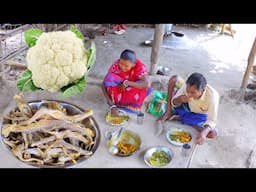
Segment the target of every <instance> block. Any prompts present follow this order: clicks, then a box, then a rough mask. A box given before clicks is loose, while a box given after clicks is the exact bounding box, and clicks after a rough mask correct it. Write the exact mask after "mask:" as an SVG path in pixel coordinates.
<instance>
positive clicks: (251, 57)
mask: <svg viewBox="0 0 256 192" xmlns="http://www.w3.org/2000/svg"><path fill="white" fill-rule="evenodd" d="M255 53H256V37H255V39H254V42H253V45H252V48H251V51H250V54H249V57H248V64H247V68H246V70H245V73H244V77H243V81H242V84H241V89H243V90H244V89H245V88H246V86H247V84H248V79H249V75H250V71H251V68H252V66H253V64H254V59H255Z"/></svg>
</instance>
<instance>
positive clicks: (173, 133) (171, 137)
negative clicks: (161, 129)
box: [166, 127, 192, 147]
mask: <svg viewBox="0 0 256 192" xmlns="http://www.w3.org/2000/svg"><path fill="white" fill-rule="evenodd" d="M166 139H167V140H168V141H169V143H171V144H173V145H176V146H179V147H181V146H182V145H184V144H185V143H189V142H191V140H192V134H191V133H190V132H188V131H186V130H184V129H181V128H175V127H173V128H171V129H169V130H168V131H167V132H166Z"/></svg>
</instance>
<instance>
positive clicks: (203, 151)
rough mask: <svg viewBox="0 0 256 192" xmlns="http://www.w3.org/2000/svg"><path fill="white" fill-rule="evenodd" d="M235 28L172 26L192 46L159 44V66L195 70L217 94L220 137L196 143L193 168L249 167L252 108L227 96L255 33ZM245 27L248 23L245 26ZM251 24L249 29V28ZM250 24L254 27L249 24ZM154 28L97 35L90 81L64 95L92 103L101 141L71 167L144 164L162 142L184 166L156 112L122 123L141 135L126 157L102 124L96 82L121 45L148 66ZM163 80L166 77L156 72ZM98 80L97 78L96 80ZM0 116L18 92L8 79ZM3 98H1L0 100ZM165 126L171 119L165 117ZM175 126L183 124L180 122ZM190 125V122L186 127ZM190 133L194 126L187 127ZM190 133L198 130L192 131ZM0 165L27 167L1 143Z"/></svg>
mask: <svg viewBox="0 0 256 192" xmlns="http://www.w3.org/2000/svg"><path fill="white" fill-rule="evenodd" d="M236 27H237V29H238V30H239V32H237V34H236V35H235V39H232V37H230V36H227V35H219V34H218V33H216V32H212V31H209V30H207V29H196V28H187V27H181V26H175V27H174V29H173V30H174V31H177V32H182V33H184V34H185V35H186V36H187V37H188V38H190V39H191V40H193V41H194V43H195V44H196V46H194V47H193V48H190V49H166V48H161V50H160V57H159V65H162V66H166V67H169V68H171V69H172V71H171V75H172V74H179V75H181V76H183V77H184V78H186V77H187V76H188V75H189V74H190V73H192V72H194V71H197V72H201V73H203V74H205V76H206V78H207V80H208V82H209V84H211V85H212V86H213V87H215V88H216V89H217V90H218V91H219V93H220V95H221V100H220V108H219V115H218V116H219V117H218V128H219V130H220V136H219V137H218V138H217V139H215V140H207V141H206V143H205V144H204V145H202V146H200V147H199V148H198V151H197V153H196V156H195V158H194V160H193V162H192V167H196V168H200V167H201V168H223V167H224V168H232V167H239V168H240V167H247V164H246V161H247V158H248V155H249V154H250V152H251V149H252V147H253V146H254V144H255V142H254V141H255V135H256V130H255V109H254V108H253V107H252V106H251V105H249V104H245V103H237V101H236V100H235V99H233V98H231V97H230V93H231V92H230V90H231V89H238V88H239V87H240V85H241V81H242V77H243V73H244V70H245V68H246V65H247V57H248V54H249V50H250V48H251V45H252V40H253V39H254V37H255V34H256V30H255V31H253V29H255V27H254V28H253V27H252V26H250V25H244V26H242V27H241V25H237V26H236ZM246 27H247V28H246ZM249 28H250V30H248V29H249ZM252 28H253V29H252ZM152 33H153V29H152V28H128V30H127V31H126V33H125V34H123V35H120V36H118V35H115V34H108V35H107V36H97V38H96V45H97V59H96V63H95V65H94V67H93V68H92V70H91V71H90V77H91V78H92V79H94V78H96V79H95V80H92V82H93V83H89V84H88V86H87V88H86V91H85V92H84V93H83V94H80V95H78V96H74V97H71V98H69V99H66V101H69V102H72V103H74V104H77V105H79V106H81V107H84V108H92V109H93V110H94V117H95V119H96V120H97V122H98V123H99V126H100V131H101V141H100V145H99V147H98V149H97V151H96V152H95V154H94V155H93V156H92V157H91V158H89V159H88V160H85V161H83V162H81V163H79V164H77V165H75V166H73V167H74V168H81V167H82V168H103V167H106V168H120V167H123V168H130V167H136V168H146V167H147V166H146V164H145V163H144V162H143V154H144V151H145V150H146V149H147V148H148V147H151V146H155V145H165V146H168V147H170V148H171V149H172V150H173V151H174V155H175V158H174V159H173V161H172V162H171V164H170V165H169V167H185V162H186V160H185V159H184V158H183V157H182V156H180V148H178V147H175V146H173V145H171V144H169V143H168V142H167V140H166V138H165V135H161V136H160V137H155V135H154V133H155V130H156V127H155V125H154V123H155V119H156V118H155V117H153V116H151V115H149V114H146V117H145V123H144V124H143V126H142V125H137V124H136V117H135V116H133V115H131V119H130V121H129V123H128V124H127V126H126V128H127V129H131V130H133V131H135V132H137V133H138V134H139V135H140V136H141V138H142V146H141V149H140V150H139V151H138V152H137V153H136V154H134V155H132V156H130V157H125V158H121V157H115V156H111V155H110V154H109V153H108V151H107V150H106V140H105V138H104V133H105V131H114V130H116V128H115V127H111V126H109V125H107V124H106V123H105V120H104V115H105V113H106V110H107V104H106V101H105V99H104V97H103V95H102V92H101V89H100V87H99V86H98V85H99V83H98V84H97V82H101V81H102V79H103V77H104V75H105V74H106V72H107V70H108V68H109V66H110V65H111V63H112V62H113V61H114V60H115V59H116V58H118V57H119V55H120V53H121V51H122V50H124V49H126V48H130V49H134V50H135V51H136V53H137V56H138V58H140V59H141V60H142V61H144V62H145V63H146V64H147V66H148V68H149V66H150V54H151V48H150V47H142V46H141V45H140V44H141V43H142V42H144V41H145V40H146V39H147V38H149V37H150V36H151V35H152ZM156 78H159V79H163V80H164V81H167V80H168V78H169V77H162V76H161V77H156ZM95 82H96V83H95ZM1 90H2V91H1V95H0V96H1V102H2V103H1V105H0V106H2V108H0V112H1V115H3V114H5V113H6V112H7V111H8V110H9V109H11V108H12V107H14V105H15V103H14V101H12V96H13V95H14V94H15V93H16V92H17V91H16V89H15V84H14V83H10V84H8V85H5V86H4V87H3V89H1ZM25 96H26V100H28V101H29V100H32V99H56V98H57V94H49V93H47V92H33V93H26V94H25ZM3 101H5V103H4V102H3ZM168 124H169V125H168V126H167V127H171V126H172V125H173V124H170V122H168ZM175 126H182V125H180V124H178V125H175ZM185 128H188V129H190V128H189V127H185ZM191 131H192V132H193V130H192V129H191ZM193 134H194V136H195V135H196V132H193ZM0 157H1V158H0V167H2V168H6V167H9V168H21V167H30V166H28V165H26V164H23V163H22V162H20V161H18V160H16V159H15V158H14V157H13V156H12V154H10V153H9V151H7V150H6V149H5V146H3V145H0Z"/></svg>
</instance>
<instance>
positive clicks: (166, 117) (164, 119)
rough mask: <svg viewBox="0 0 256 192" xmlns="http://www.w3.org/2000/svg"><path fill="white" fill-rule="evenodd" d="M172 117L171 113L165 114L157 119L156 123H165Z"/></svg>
mask: <svg viewBox="0 0 256 192" xmlns="http://www.w3.org/2000/svg"><path fill="white" fill-rule="evenodd" d="M171 116H172V113H171V112H168V111H167V112H165V113H164V114H163V115H162V116H161V117H159V118H158V119H157V120H156V121H157V122H162V123H163V122H165V121H166V120H167V119H169V118H170V117H171Z"/></svg>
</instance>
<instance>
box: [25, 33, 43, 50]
mask: <svg viewBox="0 0 256 192" xmlns="http://www.w3.org/2000/svg"><path fill="white" fill-rule="evenodd" d="M42 33H43V31H42V30H41V29H29V30H27V31H25V33H24V37H25V41H26V43H27V45H28V46H29V47H33V46H34V45H35V44H36V41H37V40H38V38H39V37H40V35H42Z"/></svg>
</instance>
